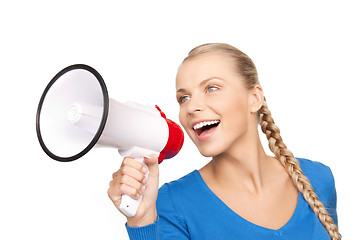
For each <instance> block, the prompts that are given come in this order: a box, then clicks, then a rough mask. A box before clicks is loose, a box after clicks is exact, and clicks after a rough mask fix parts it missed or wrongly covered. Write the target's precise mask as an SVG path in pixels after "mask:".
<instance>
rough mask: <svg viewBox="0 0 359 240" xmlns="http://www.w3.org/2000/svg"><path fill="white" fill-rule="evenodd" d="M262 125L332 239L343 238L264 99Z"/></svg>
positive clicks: (274, 151) (293, 179)
mask: <svg viewBox="0 0 359 240" xmlns="http://www.w3.org/2000/svg"><path fill="white" fill-rule="evenodd" d="M259 114H260V118H259V119H260V126H261V128H262V131H263V133H264V134H266V136H267V139H268V142H269V148H270V150H271V151H272V152H273V153H274V154H275V156H276V157H277V159H278V160H279V161H280V162H281V163H282V165H283V166H284V168H285V169H286V170H287V172H288V174H289V176H290V177H291V179H292V181H293V183H294V185H295V186H296V187H297V188H298V190H299V191H300V192H301V193H302V194H303V196H304V199H305V200H306V201H307V202H308V203H309V205H310V207H311V208H312V210H313V211H314V213H315V214H316V215H317V216H318V218H319V220H320V222H321V223H322V224H323V226H324V227H325V228H326V230H327V232H328V233H329V236H330V238H331V239H332V240H339V239H341V237H340V235H339V230H338V227H337V226H336V225H335V224H334V221H333V219H332V218H331V216H330V215H329V213H328V212H327V210H326V209H325V207H324V205H323V203H321V202H320V201H319V198H318V196H317V195H316V193H315V192H314V189H313V187H312V185H311V184H310V182H309V180H308V178H307V177H306V176H305V175H304V173H303V171H302V169H301V168H300V166H299V162H298V161H297V159H296V158H295V157H294V156H293V153H292V152H291V151H289V150H288V149H287V146H286V145H285V144H284V143H283V140H282V137H281V136H280V130H279V128H278V127H277V126H276V125H275V124H274V120H273V118H272V114H271V112H270V111H269V109H268V106H267V102H266V100H265V99H264V103H263V106H262V108H261V109H260V110H259Z"/></svg>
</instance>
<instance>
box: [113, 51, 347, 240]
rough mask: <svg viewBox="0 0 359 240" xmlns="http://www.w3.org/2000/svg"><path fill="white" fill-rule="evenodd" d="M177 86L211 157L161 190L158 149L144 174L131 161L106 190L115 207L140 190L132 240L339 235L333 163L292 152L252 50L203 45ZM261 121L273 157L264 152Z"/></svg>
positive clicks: (187, 117) (198, 140) (191, 130)
mask: <svg viewBox="0 0 359 240" xmlns="http://www.w3.org/2000/svg"><path fill="white" fill-rule="evenodd" d="M176 88H177V93H176V94H177V100H178V103H179V105H180V112H179V119H180V122H181V124H182V126H183V128H184V129H185V130H186V132H187V134H188V136H189V137H190V138H191V140H192V141H193V142H194V144H195V145H196V146H197V148H198V150H199V151H200V153H201V154H202V155H203V156H206V157H212V160H211V161H210V162H209V163H208V164H207V165H206V166H204V167H203V168H202V169H200V170H194V171H193V172H191V173H189V174H188V175H186V176H184V177H183V178H181V179H179V180H177V181H173V182H171V183H167V184H164V185H163V186H162V187H161V188H160V189H159V190H158V164H157V158H156V157H155V156H151V157H150V158H148V159H145V160H146V163H147V164H148V166H149V177H148V179H147V180H145V177H144V175H145V174H146V172H147V170H146V168H144V167H143V166H142V164H140V163H138V162H136V161H134V160H133V159H131V158H125V159H124V161H123V164H122V166H121V168H120V170H119V171H117V172H116V173H114V174H113V180H112V181H111V183H110V188H109V190H108V194H109V197H110V198H111V200H112V201H113V203H114V204H115V206H116V207H119V205H120V203H121V195H122V194H128V195H130V196H132V197H133V198H139V197H140V196H141V195H143V199H142V202H141V205H140V208H139V210H138V212H137V214H136V216H135V217H132V218H128V219H127V224H126V228H127V231H128V234H129V236H130V239H170V240H172V239H176V240H182V239H192V240H204V239H266V240H271V239H273V240H274V239H286V240H299V239H301V240H308V239H320V240H324V239H332V240H333V239H340V238H341V237H340V235H339V232H338V228H337V214H336V190H335V185H334V178H333V175H332V173H331V170H330V169H329V168H328V167H327V166H325V165H323V164H321V163H318V162H314V161H311V160H307V159H301V158H295V157H294V156H293V154H292V153H291V152H290V151H289V150H288V149H287V147H286V145H285V144H284V143H283V141H282V138H281V136H280V132H279V128H278V127H277V126H276V125H275V124H274V121H273V118H272V116H271V113H270V111H269V110H268V107H267V103H266V100H265V98H264V96H263V90H262V87H261V86H260V84H259V82H258V76H257V71H256V68H255V65H254V64H253V62H252V60H251V59H250V58H249V57H248V56H247V55H245V54H244V53H242V52H241V51H239V50H238V49H236V48H234V47H232V46H230V45H227V44H204V45H201V46H198V47H196V48H194V49H193V50H192V51H191V52H190V53H189V55H188V57H187V58H186V59H185V60H184V61H183V63H182V64H181V66H180V67H179V70H178V73H177V77H176ZM258 123H259V124H260V126H261V129H262V131H263V132H264V133H265V134H266V137H267V139H268V141H269V147H270V149H271V151H272V152H273V153H274V155H275V157H271V156H268V155H266V153H265V151H264V149H263V147H262V144H261V141H260V138H259V133H258V127H257V126H258ZM145 185H147V186H146V191H144V190H143V189H144V188H143V186H145Z"/></svg>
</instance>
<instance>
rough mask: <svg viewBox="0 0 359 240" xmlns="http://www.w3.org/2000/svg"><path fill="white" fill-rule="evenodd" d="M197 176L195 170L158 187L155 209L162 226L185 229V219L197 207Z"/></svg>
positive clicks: (198, 185)
mask: <svg viewBox="0 0 359 240" xmlns="http://www.w3.org/2000/svg"><path fill="white" fill-rule="evenodd" d="M198 175H199V172H198V171H197V170H195V171H193V172H191V173H189V174H187V175H186V176H184V177H182V178H180V179H178V180H175V181H172V182H169V183H165V184H163V185H162V186H161V187H160V189H159V190H158V197H157V202H156V207H157V213H158V215H159V217H160V219H161V223H162V225H163V226H164V225H166V226H169V225H171V226H176V228H179V229H182V230H183V229H186V220H185V219H186V217H188V215H189V214H190V212H192V213H193V211H195V209H196V207H198V194H200V193H199V192H201V191H198V189H199V188H201V187H200V181H198ZM182 230H181V231H182ZM182 232H185V231H184V230H183V231H182Z"/></svg>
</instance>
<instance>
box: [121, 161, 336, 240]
mask: <svg viewBox="0 0 359 240" xmlns="http://www.w3.org/2000/svg"><path fill="white" fill-rule="evenodd" d="M298 161H299V162H300V166H301V168H302V170H303V172H304V174H305V175H306V176H307V177H308V178H309V180H310V182H311V184H312V186H313V188H314V190H315V192H316V194H317V195H318V197H319V199H320V201H321V202H322V203H323V204H324V205H325V207H326V209H327V210H328V211H329V213H330V215H331V216H332V218H333V220H334V222H335V223H336V224H338V220H337V214H336V190H335V185H334V178H333V175H332V173H331V170H330V169H329V168H328V167H327V166H325V165H323V164H321V163H318V162H313V161H310V160H306V159H300V158H298ZM157 212H158V216H159V217H158V219H157V221H156V222H155V223H153V224H150V225H148V226H144V227H139V228H131V227H128V226H127V225H126V228H127V232H128V234H129V237H130V239H131V240H140V239H146V240H159V239H161V240H185V239H192V240H207V239H226V240H231V239H236V240H237V239H245V240H250V239H266V240H277V239H285V240H311V239H318V240H326V239H327V240H330V237H329V235H328V233H327V231H326V230H325V228H324V227H323V225H322V224H321V223H320V221H319V219H318V217H317V216H316V215H315V214H314V212H313V211H312V210H311V208H310V206H309V204H308V203H307V202H306V201H305V199H304V198H303V195H302V194H301V193H300V194H299V197H298V202H297V206H296V209H295V212H294V214H293V215H292V217H291V219H290V220H289V221H288V222H287V223H286V224H285V225H284V226H283V227H281V228H280V229H278V230H272V229H269V228H265V227H261V226H258V225H256V224H253V223H251V222H249V221H247V220H245V219H244V218H242V217H241V216H239V215H238V214H236V213H235V212H234V211H232V210H231V209H230V208H229V207H228V206H227V205H225V204H224V203H223V202H222V201H221V200H220V199H219V198H218V197H217V196H216V195H215V194H214V193H213V192H212V191H211V190H210V189H209V188H208V186H207V185H206V183H205V182H204V181H203V179H202V177H201V175H200V174H199V172H198V171H197V170H195V171H193V172H192V173H190V174H188V175H186V176H184V177H182V178H181V179H178V180H177V181H173V182H171V183H166V184H164V185H163V186H162V187H161V188H160V190H159V193H158V198H157Z"/></svg>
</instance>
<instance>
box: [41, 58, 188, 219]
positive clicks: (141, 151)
mask: <svg viewBox="0 0 359 240" xmlns="http://www.w3.org/2000/svg"><path fill="white" fill-rule="evenodd" d="M36 131H37V136H38V139H39V142H40V145H41V147H42V149H43V150H44V151H45V152H46V154H47V155H49V156H50V157H51V158H53V159H55V160H58V161H62V162H68V161H73V160H76V159H78V158H80V157H82V156H83V155H85V154H86V153H87V152H88V151H89V150H90V149H91V148H93V147H94V146H95V145H96V146H101V145H102V146H110V147H114V148H117V149H118V151H119V153H120V154H121V155H122V156H124V157H133V158H135V159H136V160H137V161H140V162H142V163H144V162H143V158H144V156H146V155H148V154H157V155H158V156H159V163H160V162H162V160H163V159H165V158H171V157H173V156H175V155H176V154H177V153H178V152H179V151H180V149H181V147H182V144H183V140H184V136H183V131H182V129H181V128H180V127H179V126H178V125H177V124H176V123H174V122H173V121H171V120H169V119H167V118H166V116H165V115H164V113H163V112H162V111H161V110H160V109H159V108H158V107H157V106H154V107H147V106H143V105H140V104H137V103H133V102H128V103H120V102H117V101H114V100H112V99H110V98H109V97H108V92H107V88H106V85H105V82H104V80H103V79H102V77H101V75H100V74H99V73H98V72H97V71H96V70H95V69H93V68H92V67H90V66H87V65H83V64H76V65H72V66H69V67H67V68H65V69H63V70H62V71H60V72H59V73H58V74H56V76H55V77H54V78H53V79H52V80H51V81H50V83H49V84H48V85H47V87H46V89H45V91H44V93H43V94H42V96H41V99H40V103H39V106H38V109H37V114H36ZM140 202H141V199H139V200H135V199H132V198H131V197H129V196H128V195H124V196H122V201H121V206H120V210H121V211H122V212H123V213H124V214H125V215H127V216H129V217H132V216H134V215H135V214H136V212H137V209H138V206H139V204H140Z"/></svg>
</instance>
